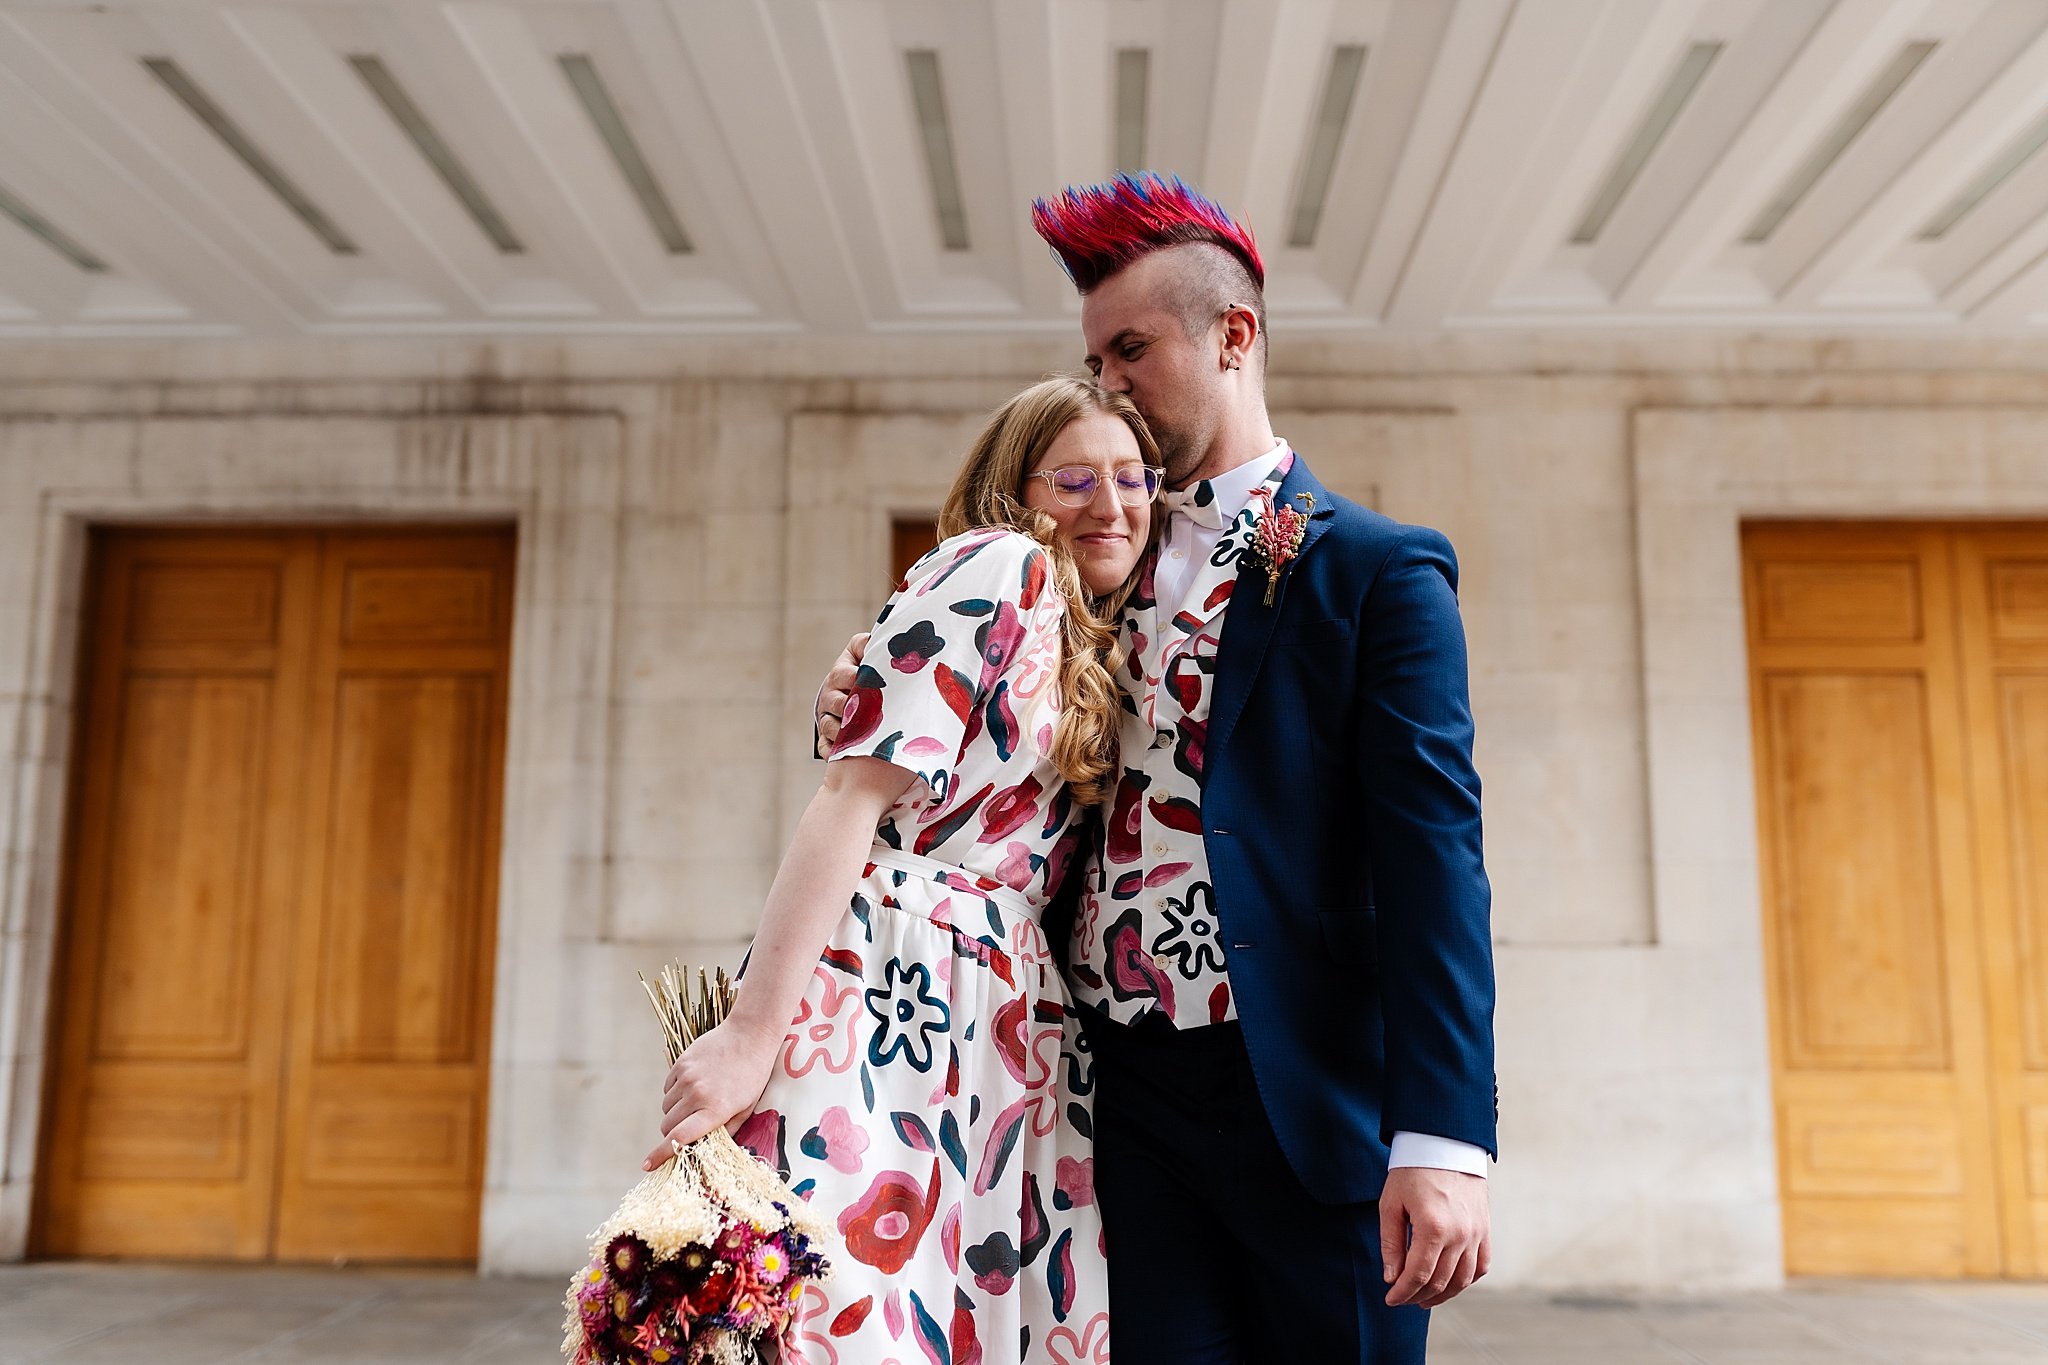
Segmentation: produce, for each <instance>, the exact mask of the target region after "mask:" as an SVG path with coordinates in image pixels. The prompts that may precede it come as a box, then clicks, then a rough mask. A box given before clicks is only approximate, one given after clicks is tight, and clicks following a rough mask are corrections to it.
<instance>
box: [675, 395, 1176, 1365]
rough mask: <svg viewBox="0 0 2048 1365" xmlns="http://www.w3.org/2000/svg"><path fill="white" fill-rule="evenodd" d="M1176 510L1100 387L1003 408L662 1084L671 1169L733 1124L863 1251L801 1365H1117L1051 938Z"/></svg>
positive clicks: (1076, 1046) (843, 1277) (1148, 448)
mask: <svg viewBox="0 0 2048 1365" xmlns="http://www.w3.org/2000/svg"><path fill="white" fill-rule="evenodd" d="M1159 483H1160V468H1159V450H1158V447H1157V446H1156V445H1155V444H1154V443H1153V440H1152V437H1151V434H1150V433H1149V432H1148V431H1147V430H1146V428H1145V423H1144V421H1143V419H1142V418H1140V417H1139V416H1138V413H1137V410H1136V409H1135V408H1134V407H1132V406H1131V404H1130V402H1129V401H1128V400H1127V399H1125V398H1123V397H1121V396H1120V395H1117V394H1113V393H1110V392H1108V391H1107V390H1104V389H1102V388H1100V387H1098V386H1097V385H1095V384H1094V383H1092V382H1090V381H1088V380H1085V379H1074V378H1061V379H1053V380H1048V381H1046V382H1044V383H1041V384H1037V385H1034V386H1033V387H1031V388H1029V389H1026V390H1025V391H1024V392H1023V393H1020V394H1018V395H1017V396H1016V397H1015V398H1013V399H1011V400H1010V401H1009V402H1008V403H1006V404H1005V405H1004V406H1003V407H1002V409H1001V410H1000V411H998V412H997V413H996V415H995V417H994V418H993V420H991V421H990V423H989V424H988V427H987V429H986V430H984V431H983V432H982V434H981V436H980V438H979V439H978V440H977V441H976V442H975V443H974V447H973V449H972V450H971V451H970V452H969V454H968V457H967V462H966V465H965V467H964V468H963V469H962V470H961V471H960V474H959V477H958V478H957V479H956V480H955V482H954V484H953V489H952V492H951V494H950V495H949V496H948V497H947V499H946V504H945V508H944V510H943V512H942V513H941V515H940V519H939V530H940V533H941V534H942V535H943V536H944V537H945V539H944V540H943V542H942V543H941V544H940V545H939V546H938V547H937V548H936V549H934V550H933V551H932V552H931V553H929V554H927V555H926V556H924V558H923V559H921V560H919V561H918V562H917V564H916V565H914V566H913V567H912V568H911V570H910V572H909V574H908V575H907V576H906V577H905V579H904V582H903V583H902V585H901V586H900V587H898V588H897V590H896V592H895V594H894V595H893V596H892V597H890V599H889V601H888V603H887V604H886V605H885V606H884V607H883V608H882V611H881V614H880V615H879V616H878V617H877V618H876V621H875V626H874V630H873V634H872V637H871V640H872V642H871V644H870V646H869V649H868V654H867V660H866V662H865V663H864V665H863V666H862V667H861V669H860V670H859V676H858V678H857V680H856V683H855V686H854V689H853V692H852V699H851V700H850V701H849V702H848V703H847V707H846V711H845V714H844V717H843V719H842V722H841V725H840V728H839V731H838V734H837V735H836V737H835V738H834V740H833V741H832V743H831V744H830V745H829V747H828V749H827V752H826V757H827V758H829V759H830V760H831V761H830V762H829V763H828V764H827V765H826V768H825V775H824V779H823V782H822V784H821V785H820V787H819V790H818V794H817V795H816V796H815V797H813V798H812V800H811V803H810V806H809V808H808V809H807V810H806V811H805V813H804V816H803V819H802V821H801V822H800V823H799V825H798V827H797V831H796V837H795V839H794V841H793V842H792V843H791V845H790V848H789V851H788V853H787V854H785V855H784V858H783V862H782V867H781V870H780V871H779V872H778V873H777V875H776V878H775V882H774V884H773V886H772V887H771V888H770V890H769V893H768V901H767V905H766V908H765V909H764V911H763V914H762V918H761V926H760V929H759V931H758V933H757V934H756V935H755V938H754V944H753V947H752V949H751V950H750V952H749V955H748V962H747V966H746V969H745V973H744V975H743V978H742V981H741V986H740V993H739V1001H738V1004H737V1005H736V1007H735V1008H734V1010H733V1013H732V1015H731V1017H730V1018H729V1019H728V1020H727V1022H726V1023H725V1024H723V1025H721V1026H720V1027H719V1028H718V1029H717V1030H716V1031H714V1032H713V1033H711V1034H710V1035H708V1036H707V1037H706V1039H705V1040H704V1041H702V1042H700V1043H698V1044H697V1045H696V1046H694V1047H692V1048H690V1049H689V1051H687V1052H686V1053H684V1054H683V1058H682V1060H681V1061H679V1062H677V1063H676V1065H675V1066H674V1067H673V1068H671V1069H670V1072H669V1074H668V1077H667V1083H666V1086H665V1089H664V1092H663V1106H664V1108H663V1116H662V1127H663V1140H662V1142H661V1144H660V1145H659V1146H658V1147H657V1148H656V1149H655V1151H653V1152H651V1153H650V1154H649V1156H648V1166H649V1167H650V1168H652V1166H653V1165H655V1164H656V1163H657V1162H658V1161H660V1160H661V1159H662V1158H663V1157H665V1156H666V1155H667V1154H668V1151H669V1143H670V1142H671V1141H674V1142H681V1143H687V1142H691V1141H694V1140H695V1139H696V1138H698V1137H700V1136H702V1135H703V1134H704V1133H706V1132H708V1131H710V1129H711V1128H712V1126H713V1125H716V1124H721V1123H726V1124H730V1125H731V1126H732V1127H733V1129H734V1132H735V1135H736V1136H737V1137H738V1138H739V1139H740V1141H741V1142H742V1143H744V1144H746V1145H747V1146H748V1147H749V1148H751V1149H752V1150H753V1151H754V1152H755V1153H756V1154H757V1155H759V1156H760V1157H761V1158H762V1159H763V1160H765V1161H768V1162H770V1163H771V1164H773V1165H775V1166H777V1167H778V1168H779V1169H780V1170H781V1171H782V1172H783V1174H784V1175H785V1176H786V1177H787V1178H789V1179H791V1180H793V1181H794V1182H795V1183H796V1188H797V1190H798V1191H799V1193H801V1194H803V1195H804V1196H805V1197H806V1198H808V1199H809V1200H810V1201H811V1203H812V1205H813V1206H814V1207H815V1208H817V1209H819V1210H821V1211H823V1212H824V1213H825V1214H826V1215H827V1217H828V1220H829V1221H832V1222H834V1223H836V1225H837V1227H838V1229H839V1232H840V1235H841V1239H842V1245H840V1246H838V1247H833V1248H829V1249H828V1254H829V1255H831V1257H832V1260H833V1262H834V1267H835V1269H834V1275H833V1278H832V1280H831V1281H830V1282H829V1283H828V1284H827V1285H825V1287H824V1289H823V1292H822V1294H819V1295H818V1296H816V1297H815V1298H814V1299H813V1298H809V1297H807V1298H806V1301H805V1306H804V1307H803V1309H802V1311H801V1315H800V1322H799V1323H798V1326H797V1330H796V1332H795V1335H794V1338H793V1339H792V1340H791V1341H789V1342H788V1343H786V1345H785V1348H784V1354H785V1359H790V1358H794V1359H798V1360H802V1361H806V1362H817V1363H819V1365H826V1363H831V1365H881V1362H883V1361H885V1360H892V1359H893V1360H912V1359H921V1358H923V1357H925V1356H930V1357H931V1358H933V1359H950V1360H954V1361H966V1360H980V1361H982V1362H985V1365H1007V1363H1011V1362H1022V1361H1027V1360H1028V1361H1039V1360H1047V1359H1055V1360H1059V1359H1066V1360H1076V1361H1078V1360H1099V1359H1103V1358H1105V1355H1106V1351H1107V1345H1106V1343H1107V1340H1108V1331H1109V1324H1108V1310H1107V1304H1108V1288H1107V1281H1106V1272H1105V1262H1104V1259H1103V1245H1102V1231H1101V1220H1100V1218H1099V1216H1098V1214H1097V1211H1096V1207H1095V1192H1094V1174H1093V1173H1094V1162H1093V1156H1092V1144H1091V1140H1090V1134H1091V1132H1092V1129H1093V1125H1092V1118H1091V1111H1090V1102H1091V1101H1090V1094H1091V1091H1092V1090H1093V1077H1092V1066H1091V1063H1090V1061H1089V1059H1088V1056H1087V1054H1086V1052H1085V1051H1084V1050H1083V1048H1082V1046H1081V1044H1080V1031H1079V1024H1078V1021H1077V1019H1076V1016H1075V1014H1074V1010H1073V1006H1072V1004H1071V1002H1070V1001H1069V999H1068V996H1067V991H1066V988H1065V985H1064V984H1063V982H1062V980H1061V975H1060V967H1059V963H1058V960H1057V959H1056V958H1055V956H1054V952H1053V948H1052V945H1051V944H1049V943H1048V942H1047V939H1046V935H1045V933H1044V931H1043V930H1042V928H1041V925H1040V916H1041V913H1042V912H1043V911H1044V910H1045V909H1046V907H1047V905H1048V904H1049V902H1050V900H1051V898H1052V894H1053V892H1054V890H1055V889H1056V888H1057V887H1058V886H1059V884H1060V881H1061V878H1062V876H1063V874H1064V872H1065V871H1066V868H1067V867H1068V865H1069V863H1070V862H1072V860H1073V859H1074V857H1075V855H1076V853H1077V852H1078V851H1079V845H1080V841H1081V838H1082V823H1081V822H1082V820H1083V819H1084V817H1085V814H1086V812H1087V810H1088V809H1089V808H1091V807H1095V806H1099V805H1101V804H1102V803H1103V802H1104V801H1105V799H1106V798H1107V797H1108V795H1109V794H1110V791H1111V789H1112V788H1113V786H1114V784H1115V781H1116V774H1117V751H1116V745H1117V729H1118V724H1119V719H1120V716H1121V709H1120V702H1121V697H1122V694H1121V692H1120V691H1119V689H1118V687H1117V684H1116V681H1115V676H1114V672H1115V669H1116V667H1117V665H1118V663H1119V662H1120V660H1119V657H1118V635H1117V618H1118V612H1119V611H1120V610H1121V608H1122V606H1123V604H1124V602H1125V601H1126V599H1128V598H1129V597H1130V595H1131V593H1132V591H1133V589H1134V588H1135V586H1136V576H1137V572H1138V565H1139V564H1140V562H1141V561H1142V560H1143V558H1144V552H1145V549H1146V545H1147V539H1148V537H1149V536H1150V535H1151V534H1152V525H1153V520H1152V502H1153V499H1154V497H1155V496H1156V495H1157V493H1158V491H1159ZM756 1269H757V1270H759V1272H760V1273H761V1274H762V1275H764V1276H772V1275H774V1274H775V1273H776V1272H775V1270H774V1268H773V1267H757V1268H756Z"/></svg>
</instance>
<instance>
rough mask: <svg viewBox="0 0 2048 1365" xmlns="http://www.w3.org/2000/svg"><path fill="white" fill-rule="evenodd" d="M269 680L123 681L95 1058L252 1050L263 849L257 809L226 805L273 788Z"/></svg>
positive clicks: (254, 801) (241, 1054) (207, 1056)
mask: <svg viewBox="0 0 2048 1365" xmlns="http://www.w3.org/2000/svg"><path fill="white" fill-rule="evenodd" d="M271 691H272V688H271V680H270V679H269V678H265V677H233V676H227V677H222V676H214V677H206V676H194V675H189V674H188V675H182V676H181V675H172V676H151V675H146V674H145V675H141V676H135V675H131V676H130V677H129V678H128V679H127V681H126V686H125V688H124V692H125V694H126V695H125V696H124V697H123V702H124V704H123V706H122V707H121V722H120V739H119V751H120V758H119V760H118V763H117V766H116V768H115V775H114V783H115V790H114V793H113V820H112V827H111V829H110V831H109V837H108V844H109V849H108V854H109V857H108V867H107V894H106V899H105V902H104V907H103V910H102V914H103V916H104V918H103V919H102V921H101V929H100V933H101V936H102V946H101V957H100V963H101V966H100V971H99V981H98V987H99V989H98V991H97V997H98V1000H99V1011H98V1019H97V1021H96V1028H95V1030H94V1039H93V1058H94V1060H96V1061H101V1060H139V1059H143V1058H151V1059H155V1060H158V1061H165V1062H179V1061H198V1060H202V1059H203V1060H222V1059H241V1060H246V1059H247V1058H248V1056H249V1049H250V1046H251V1037H250V1034H251V1028H252V1026H253V1023H254V1021H253V1020H252V1018H251V1015H250V1005H251V995H252V993H253V991H254V988H255V984H256V983H255V980H254V975H255V963H254V962H253V960H252V957H251V953H252V949H253V948H254V946H255V941H256V932H255V930H256V920H257V918H258V916H259V914H260V913H261V906H260V904H259V889H258V886H257V884H256V877H257V873H258V870H259V869H258V849H257V847H256V840H255V837H254V834H255V831H254V830H253V829H252V828H251V827H250V825H249V822H247V821H245V820H242V819H240V818H233V817H231V818H228V819H223V818H221V812H222V811H223V810H225V811H228V812H241V811H244V810H254V809H258V808H260V807H261V805H262V803H263V800H264V798H265V796H266V792H265V790H264V768H265V765H266V763H267V761H268V753H267V749H268V747H269V739H270V735H269V721H270V714H269V713H270V703H271ZM167 905H168V906H175V907H177V918H176V920H175V922H174V923H173V924H170V925H166V923H165V908H166V906H167ZM167 930H169V932H167Z"/></svg>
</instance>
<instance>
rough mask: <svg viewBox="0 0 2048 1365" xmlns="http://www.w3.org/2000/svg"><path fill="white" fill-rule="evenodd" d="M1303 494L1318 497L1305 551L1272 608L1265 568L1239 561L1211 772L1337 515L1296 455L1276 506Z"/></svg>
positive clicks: (1221, 657)
mask: <svg viewBox="0 0 2048 1365" xmlns="http://www.w3.org/2000/svg"><path fill="white" fill-rule="evenodd" d="M1302 493H1308V494H1311V495H1313V496H1314V498H1315V510H1314V511H1313V512H1311V513H1310V514H1309V521H1308V529H1307V530H1305V531H1304V532H1302V537H1301V548H1300V549H1299V550H1298V551H1296V552H1295V555H1294V558H1293V559H1292V560H1289V561H1288V563H1287V565H1286V567H1285V568H1283V569H1282V570H1281V571H1280V587H1279V590H1278V591H1277V592H1276V593H1275V594H1274V596H1273V605H1272V606H1270V607H1269V606H1267V605H1266V571H1265V569H1263V568H1260V567H1255V566H1253V565H1252V564H1251V563H1250V561H1249V560H1248V559H1240V561H1239V563H1238V576H1237V584H1236V586H1235V587H1234V588H1233V589H1232V591H1231V594H1230V610H1228V611H1226V612H1225V613H1224V614H1223V638H1222V640H1221V642H1220V643H1219V644H1218V646H1217V654H1216V691H1215V693H1214V695H1213V697H1212V699H1211V701H1210V703H1209V735H1208V746H1207V751H1208V763H1207V767H1208V771H1210V772H1212V773H1213V772H1214V771H1215V770H1216V758H1217V755H1219V754H1221V753H1222V752H1223V751H1224V746H1225V745H1227V744H1229V742H1230V732H1231V731H1232V730H1234V729H1236V728H1237V719H1238V717H1239V716H1240V715H1242V714H1243V713H1244V704H1245V701H1246V699H1247V698H1249V697H1250V696H1251V690H1252V683H1253V682H1254V681H1256V680H1257V678H1258V676H1259V667H1260V665H1261V664H1262V663H1264V662H1265V658H1266V645H1267V643H1268V642H1269V641H1270V640H1271V639H1272V638H1273V625H1274V623H1275V622H1276V621H1278V620H1279V619H1280V611H1281V609H1282V608H1283V607H1285V606H1286V605H1287V587H1288V584H1289V583H1291V582H1292V581H1293V580H1294V576H1295V574H1297V573H1298V572H1300V570H1301V561H1302V560H1304V559H1306V558H1308V552H1309V551H1310V550H1312V549H1314V548H1315V543H1316V541H1318V540H1320V539H1321V538H1322V535H1323V532H1325V531H1327V530H1329V529H1330V517H1331V516H1332V515H1333V514H1334V512H1335V509H1334V508H1333V507H1331V505H1330V494H1329V490H1328V489H1326V488H1324V487H1323V485H1322V484H1321V483H1320V482H1318V481H1317V479H1316V476H1315V475H1313V474H1311V473H1310V472H1309V468H1308V462H1307V461H1306V460H1304V459H1302V458H1301V456H1300V454H1299V453H1297V454H1296V455H1295V457H1294V467H1293V468H1292V469H1289V470H1288V471H1287V477H1286V479H1285V480H1284V481H1283V482H1282V483H1281V485H1280V495H1279V497H1277V498H1276V499H1275V502H1276V503H1278V504H1279V505H1282V506H1285V505H1287V504H1289V503H1293V502H1294V499H1295V498H1296V496H1298V495H1299V494H1302ZM1297 505H1298V504H1297Z"/></svg>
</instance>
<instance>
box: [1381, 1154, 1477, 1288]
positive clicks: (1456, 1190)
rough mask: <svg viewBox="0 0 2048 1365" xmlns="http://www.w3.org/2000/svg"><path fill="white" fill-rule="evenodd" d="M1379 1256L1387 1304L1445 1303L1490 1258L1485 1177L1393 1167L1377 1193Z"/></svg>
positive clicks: (1464, 1285)
mask: <svg viewBox="0 0 2048 1365" xmlns="http://www.w3.org/2000/svg"><path fill="white" fill-rule="evenodd" d="M1380 1260H1381V1261H1382V1262H1383V1263H1384V1265H1385V1267H1386V1280H1387V1283H1388V1284H1391V1285H1392V1286H1393V1288H1392V1289H1391V1290H1389V1291H1388V1292H1387V1306H1388V1307H1389V1308H1399V1307H1400V1306H1401V1305H1402V1304H1405V1303H1412V1304H1416V1305H1417V1306H1419V1307H1422V1308H1435V1307H1436V1306H1437V1305H1438V1304H1441V1303H1448V1302H1449V1301H1450V1300H1452V1299H1454V1298H1456V1297H1457V1296H1458V1295H1459V1294H1460V1293H1462V1292H1463V1291H1464V1290H1465V1288H1466V1286H1468V1285H1470V1284H1471V1283H1472V1282H1473V1281H1474V1280H1476V1279H1478V1278H1479V1277H1480V1276H1482V1275H1484V1274H1485V1273H1486V1271H1487V1267H1488V1265H1489V1264H1490V1263H1491V1261H1492V1260H1493V1230H1492V1226H1491V1219H1490V1218H1489V1216H1488V1214H1487V1208H1486V1177H1485V1176H1480V1175H1466V1174H1465V1173H1464V1172H1462V1171H1439V1170H1436V1169H1434V1168H1432V1167H1428V1166H1397V1167H1395V1168H1394V1169H1393V1170H1391V1171H1388V1172H1387V1185H1386V1188H1385V1189H1384V1190H1383V1191H1381V1193H1380Z"/></svg>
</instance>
